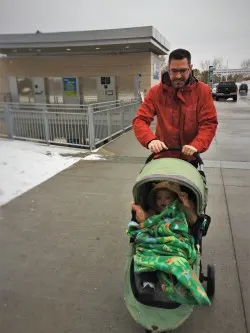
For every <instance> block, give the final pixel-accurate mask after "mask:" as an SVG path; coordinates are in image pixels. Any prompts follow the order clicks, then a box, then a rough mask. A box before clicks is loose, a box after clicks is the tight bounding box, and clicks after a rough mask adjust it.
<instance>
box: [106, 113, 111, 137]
mask: <svg viewBox="0 0 250 333" xmlns="http://www.w3.org/2000/svg"><path fill="white" fill-rule="evenodd" d="M107 123H108V140H109V141H110V139H111V136H112V118H111V110H109V109H107Z"/></svg>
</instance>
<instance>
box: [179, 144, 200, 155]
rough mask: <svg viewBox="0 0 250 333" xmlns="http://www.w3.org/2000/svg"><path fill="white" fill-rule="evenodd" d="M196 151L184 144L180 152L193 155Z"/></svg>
mask: <svg viewBox="0 0 250 333" xmlns="http://www.w3.org/2000/svg"><path fill="white" fill-rule="evenodd" d="M197 151H198V150H197V149H196V148H194V147H193V146H189V145H186V146H183V147H182V154H184V155H194V153H197Z"/></svg>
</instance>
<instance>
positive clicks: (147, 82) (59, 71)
mask: <svg viewBox="0 0 250 333" xmlns="http://www.w3.org/2000/svg"><path fill="white" fill-rule="evenodd" d="M152 57H153V55H152V54H151V53H150V52H148V53H138V54H127V55H99V56H98V55H97V56H96V55H95V56H80V55H79V56H54V57H53V56H51V57H39V56H38V57H30V58H28V57H26V58H13V59H6V58H5V59H0V74H1V80H0V83H1V85H0V93H7V92H8V76H15V77H63V76H76V77H80V78H83V79H82V82H81V84H80V89H82V90H84V89H85V90H86V91H88V89H89V90H90V91H89V92H88V93H90V94H91V91H93V90H94V88H95V86H94V84H93V81H91V78H93V77H99V76H115V77H116V90H117V98H118V99H120V98H125V97H128V96H130V97H131V96H133V95H134V87H135V77H136V75H137V74H138V73H141V75H142V76H141V89H142V90H148V89H149V87H150V86H151V84H152V82H153V81H155V80H153V81H152ZM153 83H154V82H153Z"/></svg>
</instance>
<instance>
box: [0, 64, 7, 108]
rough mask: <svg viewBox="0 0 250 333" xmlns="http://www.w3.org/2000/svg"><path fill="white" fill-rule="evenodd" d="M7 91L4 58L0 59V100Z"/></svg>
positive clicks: (0, 100)
mask: <svg viewBox="0 0 250 333" xmlns="http://www.w3.org/2000/svg"><path fill="white" fill-rule="evenodd" d="M7 93H8V66H7V61H6V59H4V58H2V59H0V102H2V101H3V98H4V95H5V94H7Z"/></svg>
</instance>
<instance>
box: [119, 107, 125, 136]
mask: <svg viewBox="0 0 250 333" xmlns="http://www.w3.org/2000/svg"><path fill="white" fill-rule="evenodd" d="M120 108H121V128H122V131H123V132H124V129H125V122H124V113H125V103H124V101H121V105H120Z"/></svg>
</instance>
